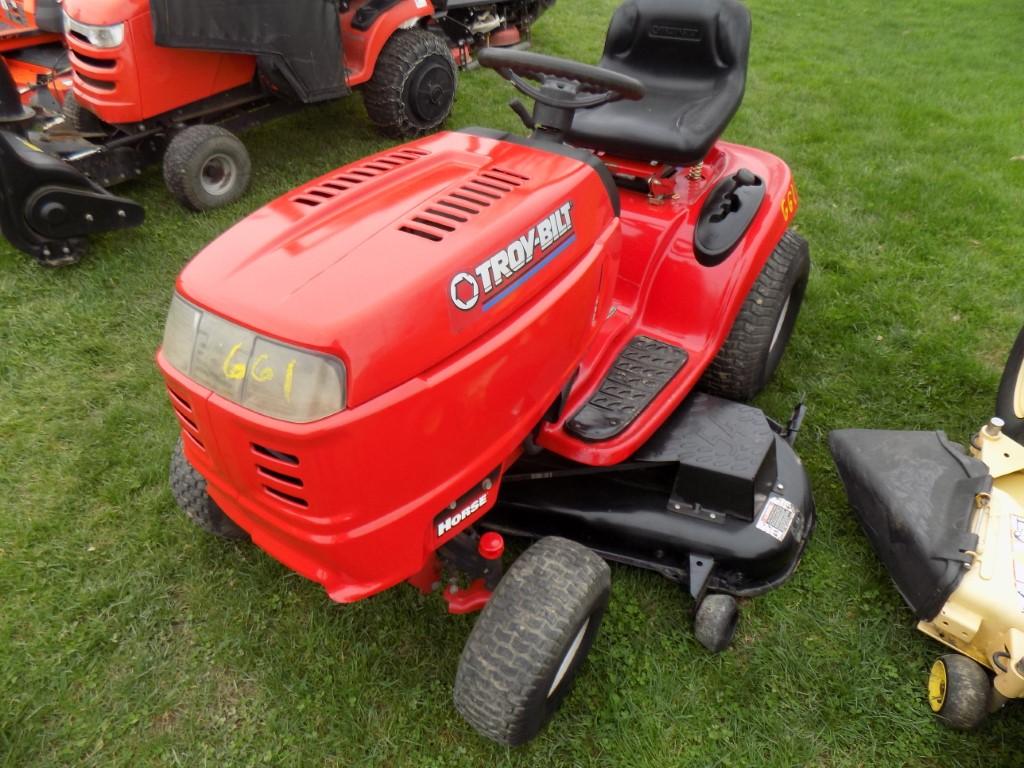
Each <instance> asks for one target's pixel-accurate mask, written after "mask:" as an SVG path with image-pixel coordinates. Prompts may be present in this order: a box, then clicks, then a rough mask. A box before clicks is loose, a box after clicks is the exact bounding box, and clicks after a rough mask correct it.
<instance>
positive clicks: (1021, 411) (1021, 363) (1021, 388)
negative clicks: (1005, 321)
mask: <svg viewBox="0 0 1024 768" xmlns="http://www.w3.org/2000/svg"><path fill="white" fill-rule="evenodd" d="M996 415H998V416H999V417H1000V418H1001V419H1002V420H1003V421H1005V422H1006V434H1008V435H1009V436H1010V437H1012V438H1013V439H1014V440H1016V441H1017V442H1024V329H1022V330H1021V332H1020V334H1019V335H1018V336H1017V343H1016V344H1014V345H1013V349H1012V350H1011V351H1010V359H1009V360H1007V361H1006V367H1005V368H1004V369H1003V380H1002V382H1001V383H1000V384H999V394H998V395H997V397H996Z"/></svg>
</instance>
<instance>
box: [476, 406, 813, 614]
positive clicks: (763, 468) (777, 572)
mask: <svg viewBox="0 0 1024 768" xmlns="http://www.w3.org/2000/svg"><path fill="white" fill-rule="evenodd" d="M814 522H815V508H814V499H813V497H812V495H811V488H810V484H809V482H808V479H807V474H806V471H805V470H804V468H803V466H802V465H801V464H800V461H799V460H798V459H797V456H796V453H795V452H794V451H793V448H792V446H791V445H790V444H789V443H788V442H787V441H786V440H785V439H784V438H783V437H782V436H781V435H779V434H778V433H776V432H775V431H774V430H772V429H771V427H770V426H769V422H768V420H767V419H766V418H765V415H764V414H763V413H762V412H761V411H760V410H758V409H757V408H753V407H751V406H748V405H743V404H741V403H736V402H733V401H730V400H723V399H721V398H717V397H712V396H710V395H705V394H696V395H693V396H691V397H690V398H689V399H688V400H687V401H686V402H685V403H684V404H683V406H682V407H680V408H679V410H678V411H676V413H675V414H674V415H673V416H672V417H671V418H670V419H669V420H668V421H667V422H666V423H665V424H664V425H662V427H661V428H660V429H659V430H658V431H657V432H656V433H655V434H654V436H653V437H652V438H651V439H650V440H648V441H647V443H645V444H644V445H643V446H642V447H641V448H640V450H639V451H637V452H636V453H635V454H634V455H633V456H632V457H631V458H630V460H629V461H628V462H626V463H625V464H622V465H619V466H614V467H608V468H592V467H583V466H582V465H579V464H575V463H572V462H569V461H566V460H564V459H560V458H559V457H556V456H553V455H552V454H544V455H541V456H537V457H529V458H525V459H523V460H521V462H520V464H518V465H516V466H514V467H513V468H512V469H511V470H510V471H509V473H508V474H507V475H506V477H505V485H504V489H503V491H502V496H501V497H500V499H499V502H498V506H497V508H496V509H495V510H494V511H492V512H491V513H490V514H489V515H488V516H487V517H486V518H485V519H484V520H483V525H484V526H485V527H489V528H493V529H495V530H498V531H501V532H504V533H509V534H513V535H521V536H528V537H531V538H543V537H544V536H562V537H564V538H568V539H573V540H575V541H579V542H580V543H582V544H585V545H586V546H588V547H591V548H592V549H594V550H595V551H597V552H598V553H600V554H601V555H602V556H603V557H605V558H606V559H608V560H613V561H616V562H621V563H625V564H628V565H633V566H637V567H641V568H647V569H650V570H654V571H657V572H658V573H661V574H662V575H663V576H665V577H667V578H669V579H672V580H673V581H677V582H680V583H682V584H683V585H686V586H687V587H688V589H689V591H690V592H691V594H692V595H693V596H694V598H696V599H697V600H699V599H700V598H701V597H702V596H703V594H704V592H705V591H712V592H723V593H726V594H731V595H735V596H737V597H750V596H754V595H758V594H761V593H763V592H766V591H768V590H770V589H773V588H775V587H777V586H780V585H781V584H782V583H784V582H785V581H786V580H787V579H788V578H789V577H790V576H791V575H792V573H793V572H794V571H795V569H796V567H797V565H798V563H799V561H800V557H801V556H802V554H803V551H804V547H805V546H806V544H807V540H808V538H809V537H810V534H811V531H812V530H813V528H814Z"/></svg>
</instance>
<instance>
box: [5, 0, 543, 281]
mask: <svg viewBox="0 0 1024 768" xmlns="http://www.w3.org/2000/svg"><path fill="white" fill-rule="evenodd" d="M552 2H553V0H498V1H497V2H495V1H494V0H490V1H489V2H487V1H484V2H482V1H481V0H475V2H465V1H462V2H455V1H453V2H451V3H446V2H445V0H435V2H431V1H430V0H351V1H350V0H340V3H339V0H307V1H306V2H302V3H257V2H253V0H222V1H221V2H218V3H213V4H211V3H208V2H206V0H153V1H152V2H150V0H64V2H63V24H64V31H65V40H66V43H67V46H68V49H69V53H68V56H69V58H70V65H71V71H72V73H73V82H74V85H73V90H72V91H71V92H69V93H68V94H67V96H66V98H64V99H63V118H62V119H58V120H52V119H49V120H47V119H43V120H42V122H40V119H39V118H38V117H37V115H36V114H35V113H34V112H33V111H29V110H26V109H25V108H23V106H22V105H21V103H20V101H19V99H18V96H17V94H16V84H15V83H14V82H12V80H11V77H10V76H9V73H7V76H6V77H4V73H0V113H2V114H0V125H6V127H7V128H9V129H12V130H8V131H3V132H0V191H2V195H3V209H4V210H3V211H2V212H0V229H2V231H3V233H4V235H5V236H6V237H7V239H8V240H10V242H11V243H12V244H13V245H14V246H15V247H17V248H18V249H20V250H22V251H24V252H26V253H28V254H30V255H32V256H35V257H36V258H37V259H38V260H39V261H40V262H42V263H43V264H46V265H48V266H59V265H64V264H69V263H73V262H75V261H78V260H79V259H80V258H81V256H82V255H83V253H84V251H85V245H86V239H87V238H88V236H89V235H92V234H95V233H98V232H102V231H107V230H111V229H119V228H124V227H131V226H137V225H138V224H141V223H142V220H143V210H142V208H141V206H139V205H137V204H136V203H133V202H132V201H130V200H127V199H125V198H121V197H116V196H114V195H111V194H107V193H105V192H104V190H105V189H106V188H108V187H112V186H114V185H117V184H120V183H121V182H124V181H126V180H129V179H133V178H136V177H137V176H139V175H140V174H141V173H142V171H143V169H144V168H145V167H146V166H147V165H150V164H153V163H157V162H162V165H163V174H164V180H165V182H166V184H167V188H168V189H169V190H170V192H171V193H172V194H173V195H174V197H175V198H177V199H178V201H179V202H181V203H182V204H183V205H184V206H186V207H187V208H190V209H193V210H208V209H212V208H216V207H219V206H223V205H227V204H229V203H231V202H234V201H235V200H237V199H238V198H240V197H241V196H242V195H243V194H244V193H245V191H246V189H247V188H248V184H249V176H250V168H251V163H250V159H249V154H248V152H247V151H246V149H245V145H244V144H243V143H242V142H241V140H240V139H239V138H238V137H237V136H236V135H235V134H236V133H237V132H239V131H242V130H244V129H246V128H249V127H251V126H253V125H256V124H259V123H262V122H264V121H266V120H268V119H271V118H273V117H276V116H279V115H282V114H285V113H288V112H291V111H294V110H296V109H298V108H301V107H302V106H304V105H307V104H312V103H317V102H323V101H327V100H330V99H336V98H340V97H342V96H345V95H346V94H348V93H350V92H351V90H352V89H355V88H358V89H360V90H361V91H362V92H363V98H364V102H365V104H366V110H367V113H368V114H369V116H370V119H371V120H372V121H373V122H374V123H375V124H376V126H377V127H378V128H379V129H380V131H381V132H382V133H384V134H385V135H388V136H394V137H406V138H408V137H413V136H420V135H423V134H425V133H428V132H430V131H433V130H435V129H436V128H438V127H439V126H440V125H441V124H442V123H443V122H444V120H445V119H446V118H447V117H448V115H449V113H450V112H451V108H452V104H453V102H454V99H455V88H456V82H457V74H456V65H455V61H454V58H453V54H452V50H455V51H457V52H459V56H460V60H465V59H466V57H467V56H468V55H469V54H468V52H469V51H470V50H471V49H472V48H473V47H475V46H478V45H482V44H489V43H490V42H492V41H495V42H499V43H502V44H514V43H519V42H522V41H523V40H524V39H525V36H526V35H528V31H529V25H530V24H531V23H532V22H533V20H534V19H536V17H537V16H538V15H539V14H540V13H541V12H542V11H543V10H544V9H545V8H547V7H548V6H550V5H551V3H552ZM44 117H45V115H44Z"/></svg>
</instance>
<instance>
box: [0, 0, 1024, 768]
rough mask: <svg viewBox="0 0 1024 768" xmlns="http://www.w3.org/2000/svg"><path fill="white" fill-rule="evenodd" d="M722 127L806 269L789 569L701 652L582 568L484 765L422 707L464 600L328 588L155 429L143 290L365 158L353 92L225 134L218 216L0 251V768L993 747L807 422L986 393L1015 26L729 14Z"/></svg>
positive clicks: (154, 337) (993, 375)
mask: <svg viewBox="0 0 1024 768" xmlns="http://www.w3.org/2000/svg"><path fill="white" fill-rule="evenodd" d="M614 4H615V3H614V1H613V0H558V5H557V6H556V7H555V8H554V9H553V10H552V11H551V12H550V13H548V14H547V15H546V16H545V17H544V18H543V19H542V20H541V21H540V22H539V23H538V24H537V27H536V36H535V43H536V50H538V51H542V52H545V53H551V54H555V55H562V56H571V57H577V58H580V59H583V60H586V61H595V60H596V59H597V56H598V54H599V52H600V48H601V43H602V40H603V35H604V29H605V25H606V23H607V18H608V17H609V15H610V12H611V10H612V8H613V7H614ZM750 5H751V9H752V12H753V16H754V29H755V31H754V42H753V50H752V55H751V61H750V78H749V83H748V88H747V96H746V101H745V103H744V106H743V107H742V108H741V110H740V112H739V114H738V115H737V117H736V119H735V121H734V123H733V124H732V126H731V127H730V128H729V130H728V133H727V137H728V138H729V139H731V140H734V141H739V142H743V143H749V144H753V145H756V146H759V147H764V148H766V149H768V150H770V151H773V152H775V153H777V154H778V155H780V156H782V157H783V158H785V159H786V160H787V161H788V162H789V163H790V165H791V166H792V168H793V171H794V173H795V176H796V179H797V183H798V184H799V186H800V191H801V199H802V205H803V207H802V208H801V210H800V213H799V214H798V217H797V222H798V224H799V229H800V231H801V232H802V234H803V235H804V236H805V237H806V238H807V239H808V240H809V241H810V243H811V249H812V256H813V258H814V263H815V268H814V271H813V274H812V278H811V285H810V289H809V292H808V296H807V301H806V304H805V308H804V312H803V315H802V318H801V321H800V323H799V325H798V327H797V332H796V334H795V336H794V340H793V344H792V346H791V348H790V351H789V353H788V355H787V357H786V359H785V361H784V363H783V366H782V368H781V370H780V373H779V375H778V377H777V379H776V381H775V383H774V384H773V385H772V386H771V387H770V389H769V390H768V392H766V393H765V395H764V396H762V398H761V399H760V403H759V404H760V405H761V406H762V407H764V408H765V409H766V410H768V411H769V412H770V413H773V414H775V415H777V416H780V417H781V416H784V415H786V414H788V412H789V409H790V408H791V407H792V405H793V404H794V403H795V402H796V401H797V400H798V399H800V398H804V399H805V400H806V402H807V405H808V408H809V416H808V419H807V422H806V427H805V431H804V433H803V435H802V437H801V440H800V441H799V442H798V448H799V449H800V451H801V454H802V455H803V457H804V458H805V460H806V463H807V465H808V468H809V471H810V473H811V476H812V480H813V482H814V486H815V491H816V497H817V501H818V506H819V514H820V520H819V526H818V529H817V531H816V533H815V535H814V538H813V540H812V542H811V545H810V548H809V550H808V554H807V557H806V559H805V560H804V562H803V564H802V566H801V567H800V569H799V570H798V571H797V573H796V575H795V577H794V578H793V580H792V581H791V582H790V583H789V584H788V585H787V586H785V587H784V588H782V589H780V590H778V591H776V592H773V593H771V594H769V595H767V596H765V597H762V598H759V599H755V600H752V601H747V602H746V603H745V604H744V605H743V618H742V623H741V627H740V631H739V634H738V637H737V641H736V644H735V647H734V649H732V650H731V651H729V652H728V653H726V654H724V655H721V656H711V655H709V654H707V653H705V652H704V651H703V650H702V649H701V648H700V647H699V646H698V645H697V643H696V642H695V641H694V639H693V637H692V634H691V631H690V624H689V609H690V605H689V602H688V600H684V599H683V598H682V597H681V596H680V593H679V591H678V589H676V588H674V587H673V586H672V585H671V584H669V583H668V582H666V581H664V580H662V579H660V578H658V577H657V576H655V575H653V574H648V573H641V572H637V571H632V570H629V569H626V568H620V567H616V568H614V569H613V583H614V589H613V597H612V602H611V607H610V610H609V613H608V617H607V619H606V623H605V626H604V629H603V631H602V634H601V636H600V637H599V639H598V642H597V644H596V646H595V648H594V651H593V653H592V654H591V657H590V661H589V662H588V665H587V666H586V667H585V669H584V671H583V674H582V675H581V677H580V679H579V681H578V684H577V687H576V690H575V692H574V693H573V695H572V696H571V697H570V699H569V700H568V702H567V704H566V706H565V707H564V708H563V710H562V711H561V713H560V714H559V715H558V716H557V717H556V718H555V720H554V722H553V723H552V725H551V727H549V728H548V729H547V730H546V731H545V732H544V733H543V734H542V735H541V736H540V737H539V738H538V739H537V740H536V741H535V742H534V743H533V744H531V745H529V746H528V747H526V748H523V749H519V750H515V751H509V750H505V749H501V748H497V747H495V746H492V745H491V744H489V743H486V742H484V741H483V740H481V739H480V738H478V737H476V736H475V735H474V734H473V733H470V732H467V728H466V727H465V726H464V725H463V723H462V722H461V721H460V719H459V718H458V716H457V715H456V713H455V712H454V709H453V708H452V706H451V693H452V680H453V677H454V674H455V668H456V664H457V661H458V656H459V652H460V650H461V647H462V644H463V641H464V639H465V637H466V635H467V633H468V632H469V629H470V627H471V625H472V619H471V618H452V617H448V616H446V615H445V614H444V612H443V610H442V607H443V603H442V601H441V599H440V597H439V596H437V595H434V596H431V597H427V598H424V597H421V596H420V595H419V594H418V593H416V592H415V591H414V590H412V589H411V588H407V587H401V588H398V589H394V590H391V591H389V592H386V593H384V594H382V595H380V596H378V597H375V598H373V599H370V600H368V601H366V602H364V603H360V604H356V605H352V606H344V607H342V606H338V605H334V604H331V603H330V601H329V600H328V599H327V598H326V596H325V595H324V593H323V592H322V590H321V589H320V588H319V587H318V586H316V585H314V584H312V583H309V582H306V581H304V580H303V579H301V578H300V577H297V576H295V575H293V574H291V573H289V572H288V571H287V570H285V569H284V568H283V567H281V566H280V565H278V564H277V563H276V562H274V561H273V560H271V559H270V558H269V557H267V556H265V555H263V554H261V553H260V552H259V551H257V550H255V549H253V548H251V547H246V546H234V545H225V544H224V543H222V542H220V541H216V540H213V539H211V538H209V537H207V536H205V535H203V534H202V533H201V532H200V531H198V530H197V529H195V528H194V527H193V526H192V525H191V524H190V523H189V522H188V521H187V520H186V519H185V518H184V517H183V516H182V515H181V514H179V513H178V511H177V510H176V508H175V506H174V504H173V502H172V500H171V496H170V493H169V491H168V489H167V485H166V474H167V462H168V458H169V456H170V451H171V446H172V444H173V442H174V440H175V435H176V425H175V422H174V419H173V417H172V414H171V410H170V408H169V407H168V404H167V402H166V395H165V393H164V390H163V385H162V383H161V381H160V379H159V378H158V376H157V373H156V370H155V368H154V365H153V362H152V355H153V351H154V350H155V348H156V346H157V344H158V343H159V340H160V337H161V333H162V328H163V321H164V316H165V312H166V309H167V304H168V300H169V298H170V293H171V287H172V284H173V280H174V277H175V275H176V274H177V273H178V271H179V270H180V269H181V267H182V265H183V264H184V263H185V262H186V261H187V260H188V259H189V257H190V256H191V255H192V254H193V253H195V252H196V251H197V250H198V249H199V248H200V247H202V245H203V244H204V243H206V242H207V241H209V240H210V239H212V238H213V237H215V236H216V235H217V234H218V233H220V232H222V231H223V230H225V229H226V228H227V227H229V226H230V225H231V223H232V222H233V221H235V220H237V219H238V218H239V217H241V216H242V215H244V214H245V213H247V212H248V211H250V210H252V209H254V208H256V207H257V206H259V205H260V204H262V203H264V202H266V201H267V200H270V199H271V198H273V197H275V196H277V195H279V194H281V193H283V192H284V191H286V190H287V189H289V188H290V187H291V186H293V185H295V184H296V183H298V182H300V181H303V180H305V179H307V178H309V177H311V176H314V175H317V174H319V173H322V172H323V171H325V170H327V169H329V168H332V167H334V166H337V165H340V164H343V163H346V162H349V161H352V160H355V159H357V158H359V157H361V156H362V155H364V154H366V153H367V152H370V151H375V150H378V149H381V148H383V147H385V146H386V144H385V142H383V141H382V140H380V139H379V138H378V137H377V136H376V135H375V134H374V133H373V132H372V129H371V128H370V126H369V124H368V121H367V119H366V116H365V113H364V111H363V108H362V105H361V103H360V101H359V99H358V98H353V99H349V100H347V101H344V102H342V103H338V104H335V105H331V106H327V107H322V108H317V109H311V110H308V111H306V112H304V113H302V114H299V115H297V116H294V117H291V118H288V119H285V120H282V121H279V122H277V123H274V124H272V125H268V126H266V127H263V128H261V129H258V130H255V131H253V132H251V133H250V134H249V135H248V136H247V142H248V144H249V147H250V149H251V151H252V156H253V160H254V167H255V178H254V185H253V187H254V188H253V191H252V193H251V194H250V195H249V196H248V197H247V198H246V199H245V200H244V201H243V202H242V203H240V204H238V205H236V206H234V207H232V208H230V209H228V210H223V211H219V212H216V213H214V214H209V215H199V216H195V215H189V214H187V213H185V212H184V211H182V210H180V209H179V208H177V207H176V206H175V205H174V204H173V203H171V202H170V200H169V198H168V197H167V196H166V194H165V193H164V191H163V188H162V183H161V181H160V178H159V175H158V173H156V172H151V173H149V174H147V175H146V176H145V177H144V179H143V180H141V181H140V182H138V183H136V184H134V185H131V186H130V187H127V188H125V190H124V192H125V193H126V194H128V195H130V196H133V197H136V198H137V199H140V200H141V201H142V202H144V203H145V205H146V207H147V212H148V217H149V219H148V223H147V224H146V225H145V226H144V227H143V228H141V229H139V230H136V231H134V232H130V233H126V234H125V233H122V234H120V235H114V236H109V237H106V238H103V239H101V240H99V241H98V242H97V243H96V245H95V248H94V250H93V253H92V254H91V256H89V257H88V258H87V259H86V260H85V261H84V262H83V263H82V264H81V265H80V266H78V267H75V268H70V269H64V270H59V271H47V270H44V269H41V268H39V267H37V266H36V265H35V264H34V263H33V262H31V261H30V260H29V259H28V258H26V257H24V256H23V255H21V254H19V253H15V252H13V251H12V250H11V249H9V248H8V247H6V246H4V248H3V249H2V250H0V489H2V490H0V493H2V496H0V765H3V766H143V765H182V766H189V767H190V768H194V767H195V766H204V765H211V766H222V765H231V766H236V765H238V766H247V765H274V766H318V765H328V766H370V765H381V766H417V767H418V768H428V767H429V766H483V765H540V766H562V765H600V766H619V765H630V766H686V767H687V768H690V767H694V766H729V767H733V766H754V765H771V766H795V765H812V766H829V768H832V767H833V766H896V765H908V766H929V767H933V766H934V767H937V766H974V765H978V766H981V765H985V766H1020V765H1022V764H1024V737H1022V735H1021V734H1022V726H1024V706H1016V707H1014V706H1011V707H1009V708H1008V709H1007V710H1006V711H1004V712H1003V713H1001V714H999V715H997V716H995V717H993V718H992V719H991V720H990V721H989V722H988V724H987V725H986V726H985V728H984V729H983V730H982V731H980V732H979V733H975V734H967V735H964V734H959V733H954V732H951V731H948V730H945V729H943V728H942V727H940V726H938V725H937V724H936V723H935V721H934V720H933V718H932V716H931V714H930V712H929V711H928V707H927V704H926V701H925V680H926V676H927V670H928V667H929V665H930V663H931V660H932V659H933V658H934V656H935V655H936V654H938V653H940V652H941V651H940V648H939V646H937V645H936V644H935V643H933V642H932V641H930V640H928V639H927V638H925V637H924V636H923V635H920V634H918V633H917V632H916V631H915V630H914V626H913V624H914V622H913V619H912V616H911V614H910V612H909V611H908V610H907V609H906V608H905V607H904V606H903V603H902V601H901V600H900V598H899V596H898V595H897V594H896V592H895V590H894V589H893V588H892V586H891V584H890V582H889V580H888V578H887V576H886V575H885V573H884V572H883V570H882V568H881V566H880V565H879V563H878V562H877V560H876V559H875V557H874V556H873V554H872V553H871V551H870V550H869V548H868V545H867V542H866V540H865V538H864V537H863V536H862V534H861V533H860V531H859V529H858V527H857V525H856V523H855V521H854V520H853V518H852V516H851V514H850V512H849V510H848V508H847V505H846V502H845V499H844V496H843V494H842V491H841V488H840V485H839V482H838V479H837V477H836V475H835V472H834V469H833V467H832V464H831V460H830V458H829V454H828V450H827V444H826V437H827V433H828V431H829V430H830V429H833V428H836V427H841V426H879V427H881V426H887V427H895V428H901V427H902V428H942V429H945V430H946V431H947V432H948V433H949V434H950V435H951V436H952V437H953V438H954V439H956V440H960V441H963V440H965V439H966V438H967V437H968V435H969V433H970V432H971V431H972V430H974V429H975V428H976V427H977V426H978V425H980V423H981V421H982V420H983V419H984V418H986V417H987V416H988V415H989V413H990V411H991V409H992V404H993V401H994V396H995V389H996V384H997V379H998V373H999V369H1000V368H1001V366H1002V361H1003V358H1004V357H1005V355H1006V353H1007V352H1008V350H1009V347H1010V344H1011V342H1012V340H1013V338H1014V335H1015V333H1016V330H1017V329H1018V328H1019V327H1020V325H1021V323H1022V322H1024V309H1022V302H1021V293H1020V290H1021V285H1022V284H1024V252H1022V248H1024V216H1022V212H1024V192H1022V189H1024V159H1022V156H1024V107H1022V106H1021V105H1022V103H1024V66H1022V65H1021V47H1020V41H1021V40H1022V39H1024V12H1022V9H1021V6H1020V3H1018V2H1013V1H1012V0H996V2H990V3H984V4H979V3H977V2H974V0H947V2H943V3H937V2H925V1H924V0H905V1H904V2H901V3H890V2H882V1H881V0H833V2H829V3H805V2H796V0H751V2H750ZM511 95H512V92H511V88H510V87H509V86H507V84H505V83H504V82H503V81H501V80H500V79H499V78H498V77H497V76H496V75H494V74H493V73H490V72H486V71H479V70H478V71H474V72H469V73H466V74H464V75H463V77H462V81H461V85H460V92H459V100H458V104H457V107H456V110H455V115H454V117H453V118H452V121H451V123H452V125H454V126H463V125H467V124H485V125H495V126H500V127H505V128H510V129H511V128H515V127H516V125H517V121H516V118H515V117H514V116H513V115H512V113H511V112H510V111H509V110H508V109H506V108H505V106H504V105H505V102H506V101H507V99H508V98H510V96H511Z"/></svg>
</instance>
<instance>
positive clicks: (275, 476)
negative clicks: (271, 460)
mask: <svg viewBox="0 0 1024 768" xmlns="http://www.w3.org/2000/svg"><path fill="white" fill-rule="evenodd" d="M256 471H257V472H259V473H260V474H261V475H263V476H264V477H269V478H271V479H272V480H277V481H278V482H279V483H286V484H288V485H294V486H295V487H296V488H301V487H302V480H301V478H298V477H292V476H291V475H286V474H285V473H284V472H277V471H276V470H273V469H267V467H261V466H260V465H259V464H257V465H256Z"/></svg>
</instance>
